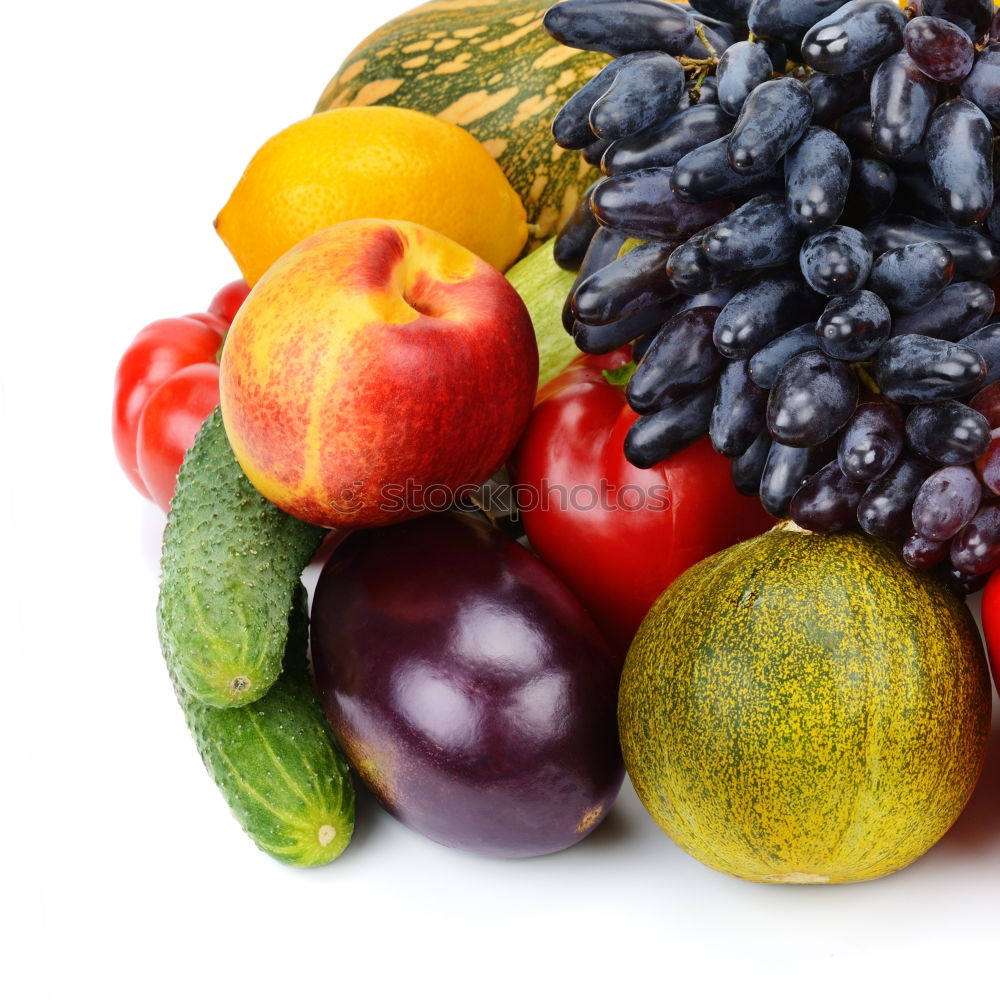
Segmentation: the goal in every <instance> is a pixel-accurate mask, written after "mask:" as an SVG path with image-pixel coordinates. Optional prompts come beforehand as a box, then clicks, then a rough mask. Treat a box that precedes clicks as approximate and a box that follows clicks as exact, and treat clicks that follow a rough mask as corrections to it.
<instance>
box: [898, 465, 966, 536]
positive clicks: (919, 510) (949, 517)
mask: <svg viewBox="0 0 1000 1000" xmlns="http://www.w3.org/2000/svg"><path fill="white" fill-rule="evenodd" d="M982 498H983V490H982V487H981V486H980V485H979V480H978V479H976V474H975V473H974V472H973V471H972V470H971V469H970V468H968V467H967V466H964V465H946V466H945V467H944V468H941V469H938V470H937V471H935V472H932V473H931V474H930V475H929V476H928V477H927V478H926V479H925V480H924V482H923V484H922V485H921V487H920V489H919V491H918V492H917V495H916V497H915V498H914V500H913V510H912V513H911V520H912V522H913V528H914V530H915V531H916V532H917V533H918V534H920V535H921V536H922V537H924V538H926V539H928V540H929V541H932V542H946V541H948V539H949V538H951V537H953V536H954V535H956V534H958V532H959V531H961V530H962V528H964V527H965V526H966V525H967V524H968V523H969V522H970V521H971V520H972V518H973V516H974V515H975V513H976V511H977V510H979V504H980V502H981V501H982Z"/></svg>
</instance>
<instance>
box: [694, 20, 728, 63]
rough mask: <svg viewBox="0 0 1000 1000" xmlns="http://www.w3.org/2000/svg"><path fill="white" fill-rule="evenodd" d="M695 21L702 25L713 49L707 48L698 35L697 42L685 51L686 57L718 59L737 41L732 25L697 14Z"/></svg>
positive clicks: (703, 31) (703, 32)
mask: <svg viewBox="0 0 1000 1000" xmlns="http://www.w3.org/2000/svg"><path fill="white" fill-rule="evenodd" d="M694 19H695V22H696V23H697V24H700V25H702V34H704V36H705V39H706V41H707V42H708V44H709V46H710V47H711V48H710V49H709V48H706V47H705V45H704V43H703V42H702V40H701V38H699V37H698V36H697V35H696V36H695V40H694V41H693V42H692V43H691V44H690V45H689V46H688V47H687V48H686V49H685V50H684V55H686V56H688V57H689V58H690V59H718V58H719V56H721V55H722V54H723V53H724V52H725V51H726V49H728V48H729V46H730V45H732V44H733V42H735V41H736V33H735V32H734V31H733V30H732V27H731V26H730V25H728V24H724V23H723V22H721V21H716V20H715V19H714V18H711V17H705V15H704V14H695V15H694Z"/></svg>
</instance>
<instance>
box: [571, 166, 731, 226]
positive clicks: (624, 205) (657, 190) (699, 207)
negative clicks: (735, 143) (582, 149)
mask: <svg viewBox="0 0 1000 1000" xmlns="http://www.w3.org/2000/svg"><path fill="white" fill-rule="evenodd" d="M676 169H677V167H647V168H646V169H644V170H633V171H632V172H631V173H627V174H621V175H618V176H615V177H606V178H604V180H602V181H599V182H598V183H597V186H596V187H595V188H594V191H593V194H592V195H591V199H590V201H591V205H592V207H593V211H594V217H595V218H596V219H597V221H598V222H599V223H600V224H601V225H602V226H605V227H606V228H608V229H614V230H616V231H617V232H620V233H626V234H627V235H629V236H635V237H639V238H641V239H653V240H675V241H677V242H679V241H680V240H682V239H686V238H687V237H688V236H690V235H691V233H695V232H697V231H698V230H699V229H704V228H705V226H709V225H711V224H712V223H713V222H717V221H718V220H719V219H721V218H723V217H724V216H725V215H726V214H727V213H728V212H729V211H730V210H731V208H732V204H731V203H730V202H728V201H723V200H717V201H710V202H698V203H695V204H693V203H691V202H687V201H681V199H680V198H678V197H677V195H676V194H674V191H673V189H672V187H671V180H672V177H673V173H674V171H675V170H676Z"/></svg>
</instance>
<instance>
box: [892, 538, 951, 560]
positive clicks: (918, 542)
mask: <svg viewBox="0 0 1000 1000" xmlns="http://www.w3.org/2000/svg"><path fill="white" fill-rule="evenodd" d="M949 548H950V545H949V543H948V542H932V541H931V540H930V539H929V538H924V536H923V535H921V534H918V533H917V532H914V533H913V534H912V535H910V537H909V538H907V539H906V541H905V542H903V562H905V563H906V565H907V566H909V567H910V568H911V569H930V568H931V567H932V566H936V565H937V564H938V563H939V562H941V560H942V559H944V557H945V556H946V555H948V549H949Z"/></svg>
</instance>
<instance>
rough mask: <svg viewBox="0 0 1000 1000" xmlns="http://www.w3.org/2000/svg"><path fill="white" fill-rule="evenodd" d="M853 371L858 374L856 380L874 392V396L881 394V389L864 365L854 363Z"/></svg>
mask: <svg viewBox="0 0 1000 1000" xmlns="http://www.w3.org/2000/svg"><path fill="white" fill-rule="evenodd" d="M854 371H855V373H856V374H857V376H858V381H859V382H860V383H861V384H862V385H863V386H864V387H865V388H866V389H867V390H868V391H869V392H873V393H875V395H876V396H881V395H882V390H881V389H880V388H879V387H878V383H877V382H876V381H875V379H873V378H872V377H871V374H870V373H869V371H868V369H867V368H866V367H865V366H864V365H855V366H854Z"/></svg>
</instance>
